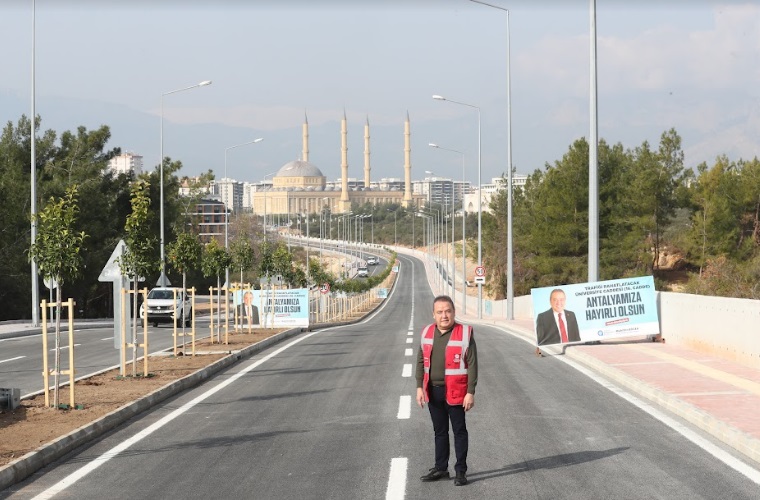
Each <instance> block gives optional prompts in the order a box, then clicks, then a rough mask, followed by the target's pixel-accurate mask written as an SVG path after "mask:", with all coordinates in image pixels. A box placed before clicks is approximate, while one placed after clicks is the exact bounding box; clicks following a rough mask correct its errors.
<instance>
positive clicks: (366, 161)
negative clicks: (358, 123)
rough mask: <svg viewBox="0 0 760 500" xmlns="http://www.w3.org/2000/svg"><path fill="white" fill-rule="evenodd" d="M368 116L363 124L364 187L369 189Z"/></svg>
mask: <svg viewBox="0 0 760 500" xmlns="http://www.w3.org/2000/svg"><path fill="white" fill-rule="evenodd" d="M369 171H370V166H369V116H368V117H367V123H365V124H364V187H365V188H367V189H369Z"/></svg>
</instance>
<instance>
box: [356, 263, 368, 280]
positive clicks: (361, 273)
mask: <svg viewBox="0 0 760 500" xmlns="http://www.w3.org/2000/svg"><path fill="white" fill-rule="evenodd" d="M356 277H357V278H368V277H369V268H368V267H367V266H359V268H358V269H357V270H356Z"/></svg>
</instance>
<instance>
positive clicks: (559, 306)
mask: <svg viewBox="0 0 760 500" xmlns="http://www.w3.org/2000/svg"><path fill="white" fill-rule="evenodd" d="M549 301H550V302H551V304H552V310H553V311H554V312H556V313H561V312H562V311H564V310H565V292H554V293H552V296H551V297H550V298H549Z"/></svg>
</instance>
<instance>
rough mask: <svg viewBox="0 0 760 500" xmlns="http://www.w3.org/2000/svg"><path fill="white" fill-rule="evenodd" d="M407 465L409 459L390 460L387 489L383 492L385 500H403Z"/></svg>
mask: <svg viewBox="0 0 760 500" xmlns="http://www.w3.org/2000/svg"><path fill="white" fill-rule="evenodd" d="M408 463H409V459H408V458H406V457H399V458H392V459H391V471H390V474H388V489H387V490H385V500H404V495H406V469H407V466H408Z"/></svg>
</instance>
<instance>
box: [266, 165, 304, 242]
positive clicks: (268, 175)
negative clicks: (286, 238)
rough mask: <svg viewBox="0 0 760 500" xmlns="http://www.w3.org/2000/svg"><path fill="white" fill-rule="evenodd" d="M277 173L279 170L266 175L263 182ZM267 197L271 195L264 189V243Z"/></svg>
mask: <svg viewBox="0 0 760 500" xmlns="http://www.w3.org/2000/svg"><path fill="white" fill-rule="evenodd" d="M276 173H277V172H272V173H271V174H267V175H265V176H264V181H263V182H264V183H266V180H267V177H271V176H273V175H274V174H276ZM267 198H269V196H267V193H266V190H265V191H264V243H266V241H267ZM307 235H308V231H307Z"/></svg>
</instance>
